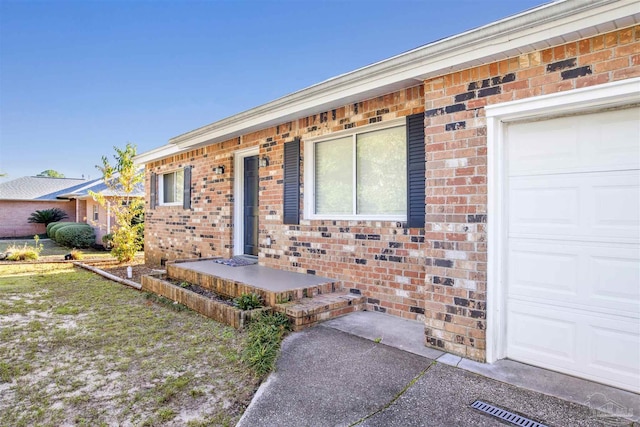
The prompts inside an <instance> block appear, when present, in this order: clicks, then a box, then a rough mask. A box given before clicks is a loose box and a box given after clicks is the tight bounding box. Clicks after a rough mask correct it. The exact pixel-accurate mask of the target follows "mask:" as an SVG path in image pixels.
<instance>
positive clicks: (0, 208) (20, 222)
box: [0, 200, 76, 237]
mask: <svg viewBox="0 0 640 427" xmlns="http://www.w3.org/2000/svg"><path fill="white" fill-rule="evenodd" d="M52 208H60V209H62V210H63V211H65V212H66V213H67V215H69V218H68V219H66V220H65V221H75V217H76V202H75V200H72V201H70V202H47V201H42V202H31V201H8V200H2V201H0V237H26V236H29V237H32V236H34V235H35V234H42V233H44V232H45V226H44V224H31V223H29V222H28V221H27V220H28V219H29V216H31V214H32V213H34V212H35V211H36V210H44V209H52Z"/></svg>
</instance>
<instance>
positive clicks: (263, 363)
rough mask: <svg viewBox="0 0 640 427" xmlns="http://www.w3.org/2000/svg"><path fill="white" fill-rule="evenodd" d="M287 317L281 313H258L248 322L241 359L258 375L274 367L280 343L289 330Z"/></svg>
mask: <svg viewBox="0 0 640 427" xmlns="http://www.w3.org/2000/svg"><path fill="white" fill-rule="evenodd" d="M289 329H290V325H289V319H288V318H287V316H286V315H284V314H282V313H260V314H259V315H258V316H256V317H255V318H254V319H252V320H251V323H249V327H248V331H247V340H246V342H245V347H244V350H243V351H242V360H243V361H244V362H245V363H246V364H247V365H249V367H250V368H251V369H252V370H253V371H254V372H255V373H256V374H258V375H265V374H267V373H269V372H271V371H272V370H273V369H274V368H275V364H276V358H277V357H278V352H279V351H280V343H281V342H282V339H283V338H284V336H285V334H286V333H287V331H289Z"/></svg>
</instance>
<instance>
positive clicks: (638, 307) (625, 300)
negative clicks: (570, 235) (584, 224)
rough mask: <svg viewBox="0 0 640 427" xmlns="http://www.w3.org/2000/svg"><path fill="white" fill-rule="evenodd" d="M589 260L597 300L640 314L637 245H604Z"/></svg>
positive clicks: (595, 300)
mask: <svg viewBox="0 0 640 427" xmlns="http://www.w3.org/2000/svg"><path fill="white" fill-rule="evenodd" d="M588 264H589V274H588V275H587V277H588V278H589V279H590V281H589V282H588V283H589V284H590V286H589V289H590V290H591V293H590V295H589V297H590V299H591V300H592V301H593V304H596V305H598V306H601V307H602V306H607V307H611V308H616V309H617V310H619V311H620V312H621V314H622V313H623V312H629V315H630V316H635V317H639V316H640V252H639V251H638V250H635V249H633V248H620V249H617V248H609V249H601V251H600V253H599V254H593V255H591V257H590V261H589V263H588ZM639 360H640V359H639Z"/></svg>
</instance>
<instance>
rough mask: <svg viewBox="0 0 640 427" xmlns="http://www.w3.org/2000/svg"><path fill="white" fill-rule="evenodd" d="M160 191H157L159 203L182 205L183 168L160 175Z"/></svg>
mask: <svg viewBox="0 0 640 427" xmlns="http://www.w3.org/2000/svg"><path fill="white" fill-rule="evenodd" d="M159 181H160V183H159V184H160V191H159V192H158V193H159V194H158V195H159V196H160V197H159V198H160V204H161V205H182V199H183V194H184V193H183V192H184V170H182V169H180V170H177V171H173V172H169V173H165V174H162V175H160V180H159Z"/></svg>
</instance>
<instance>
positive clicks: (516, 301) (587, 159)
mask: <svg viewBox="0 0 640 427" xmlns="http://www.w3.org/2000/svg"><path fill="white" fill-rule="evenodd" d="M639 22H640V3H639V2H638V1H635V0H634V1H631V0H619V1H609V0H592V1H583V0H567V1H559V2H554V3H551V4H547V5H544V6H540V7H538V8H535V9H532V10H529V11H526V12H524V13H521V14H519V15H516V16H512V17H509V18H506V19H503V20H501V21H498V22H495V23H492V24H489V25H486V26H483V27H480V28H477V29H474V30H471V31H468V32H465V33H462V34H459V35H456V36H453V37H449V38H446V39H443V40H440V41H437V42H434V43H431V44H428V45H426V46H422V47H419V48H417V49H414V50H411V51H409V52H406V53H403V54H400V55H398V56H395V57H393V58H390V59H388V60H385V61H381V62H379V63H376V64H373V65H370V66H367V67H364V68H361V69H358V70H356V71H353V72H351V73H347V74H343V75H341V76H338V77H335V78H333V79H330V80H327V81H325V82H322V83H319V84H316V85H314V86H311V87H309V88H306V89H303V90H300V91H298V92H295V93H293V94H291V95H288V96H285V97H283V98H280V99H277V100H275V101H272V102H270V103H268V104H265V105H262V106H259V107H256V108H253V109H251V110H248V111H245V112H242V113H239V114H236V115H234V116H231V117H229V118H226V119H223V120H220V121H218V122H215V123H212V124H210V125H207V126H204V127H202V128H200V129H196V130H193V131H191V132H187V133H185V134H183V135H179V136H177V137H175V138H173V139H171V140H170V141H169V143H168V144H167V145H164V146H162V147H159V148H157V149H155V150H152V151H149V152H146V153H143V154H141V155H139V156H138V157H137V161H138V162H139V163H143V164H146V190H147V194H148V197H147V199H146V223H145V224H146V225H145V233H146V234H145V237H146V238H145V256H146V259H147V262H149V263H155V264H160V262H161V259H176V258H197V257H199V256H211V255H221V256H225V257H228V256H232V255H236V254H251V255H257V256H258V259H259V262H260V264H261V265H264V266H268V267H273V268H279V269H284V270H291V271H297V272H303V273H309V274H317V275H321V276H326V277H331V278H334V279H338V280H341V281H342V282H343V284H344V286H345V287H346V288H356V289H358V290H360V292H361V293H362V294H363V295H365V296H366V297H367V298H368V304H367V309H368V310H375V311H380V312H386V313H389V314H392V315H396V316H402V317H405V318H409V319H418V320H421V321H424V322H425V343H426V345H428V346H431V347H435V348H438V349H442V350H445V351H448V352H451V353H454V354H457V355H460V356H463V357H467V358H471V359H475V360H479V361H486V362H493V361H496V360H498V359H502V358H511V359H515V360H519V361H523V362H525V363H529V364H532V365H538V366H542V367H546V368H550V369H554V370H558V371H562V372H565V373H568V374H571V375H575V376H579V377H584V378H589V379H592V380H595V381H599V382H602V383H606V384H610V385H613V386H616V387H620V388H625V389H628V390H634V391H635V392H638V391H640V386H639V384H640V374H639V370H640V369H639V366H638V360H640V331H639V329H640V326H639V319H638V316H639V313H640V291H639V289H640V287H639V286H638V283H639V282H640V267H639V266H640V260H639V253H640V250H639V249H640V235H639V233H640V231H639V223H640V206H639V205H640V201H639V194H640V191H639V180H640V177H639V169H640V164H639V163H640V142H639V140H640V129H639V126H640V110H639V108H638V103H640V26H639V25H638V24H639ZM354 165H357V166H354Z"/></svg>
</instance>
